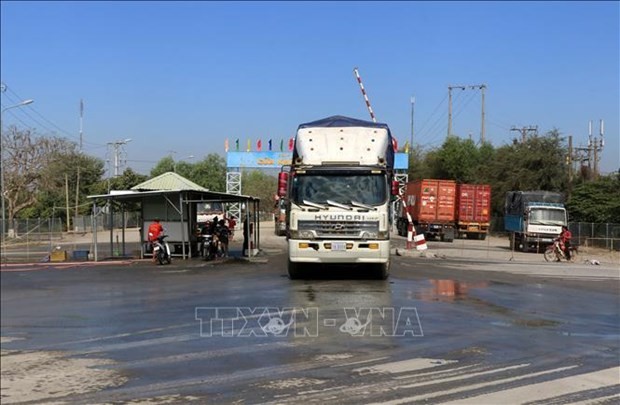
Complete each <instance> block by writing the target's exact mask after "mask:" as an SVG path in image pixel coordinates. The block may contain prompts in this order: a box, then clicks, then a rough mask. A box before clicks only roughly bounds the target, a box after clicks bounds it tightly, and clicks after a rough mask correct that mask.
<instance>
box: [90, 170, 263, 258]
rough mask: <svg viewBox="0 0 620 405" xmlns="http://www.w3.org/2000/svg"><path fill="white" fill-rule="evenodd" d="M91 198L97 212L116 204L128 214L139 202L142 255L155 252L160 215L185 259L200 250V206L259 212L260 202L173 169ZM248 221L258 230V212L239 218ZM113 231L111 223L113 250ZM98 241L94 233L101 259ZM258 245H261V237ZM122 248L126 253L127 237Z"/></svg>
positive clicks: (176, 250)
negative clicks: (151, 237) (153, 237)
mask: <svg viewBox="0 0 620 405" xmlns="http://www.w3.org/2000/svg"><path fill="white" fill-rule="evenodd" d="M88 198H89V199H92V200H93V212H94V213H96V212H98V211H99V210H98V204H100V205H101V204H106V206H108V207H114V206H115V205H116V206H117V207H120V210H121V212H123V213H124V212H125V209H126V207H127V206H129V205H131V204H133V205H135V203H139V206H140V210H141V220H140V241H141V243H140V245H141V257H145V256H150V255H151V254H152V252H151V248H150V244H149V243H148V227H149V225H150V224H151V222H153V220H155V219H156V218H158V219H159V220H160V223H161V224H162V226H163V227H164V231H165V234H166V235H168V238H167V239H166V241H167V242H168V244H169V245H170V250H171V254H172V256H176V257H181V258H183V259H187V258H191V257H193V256H194V255H195V254H196V253H197V252H198V238H197V232H196V230H197V228H198V215H197V214H198V212H197V211H198V209H197V206H198V205H200V204H205V203H208V202H220V203H243V204H245V205H246V207H251V208H250V211H251V212H258V210H259V203H260V200H259V199H258V198H256V197H251V196H245V195H236V194H228V193H219V192H213V191H209V190H207V189H205V188H204V187H201V186H199V185H197V184H196V183H193V182H192V181H190V180H188V179H186V178H184V177H182V176H180V175H178V174H176V173H173V172H167V173H164V174H162V175H160V176H157V177H155V178H153V179H150V180H147V181H145V182H143V183H141V184H138V185H136V186H134V187H132V188H131V189H130V190H122V191H111V192H110V193H109V194H103V195H93V196H88ZM112 203H114V204H112ZM244 220H245V221H249V222H256V223H255V224H254V229H257V226H258V223H257V222H258V221H257V216H256V215H254V216H253V217H251V216H247V217H246V218H236V221H237V222H238V223H241V221H244ZM113 231H114V229H113V226H110V251H111V250H112V245H113V243H114V241H113V237H112V235H113ZM123 235H124V224H123ZM97 242H98V241H97V232H93V246H94V247H95V252H94V256H95V260H98V258H97V255H98V252H97ZM255 245H256V246H258V238H257V240H256V241H255ZM122 250H123V252H125V239H124V237H123V241H122Z"/></svg>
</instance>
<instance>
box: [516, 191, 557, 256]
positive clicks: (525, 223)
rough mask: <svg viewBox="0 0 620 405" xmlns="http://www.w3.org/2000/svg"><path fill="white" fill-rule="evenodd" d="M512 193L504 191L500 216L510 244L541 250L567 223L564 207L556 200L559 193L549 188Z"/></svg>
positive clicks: (518, 248)
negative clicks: (504, 204) (505, 195)
mask: <svg viewBox="0 0 620 405" xmlns="http://www.w3.org/2000/svg"><path fill="white" fill-rule="evenodd" d="M510 193H513V194H510ZM514 193H517V192H509V194H508V195H507V200H506V214H505V216H504V225H505V229H506V230H507V231H509V232H510V233H511V234H510V248H511V249H516V250H521V251H524V252H526V251H529V250H533V251H541V250H544V249H545V248H546V247H547V246H548V245H550V244H552V243H553V240H554V239H555V238H557V237H558V236H559V235H560V232H562V226H565V225H567V224H568V220H567V214H566V208H565V207H564V204H563V202H560V201H561V200H562V198H563V197H562V196H561V195H559V194H557V193H551V192H518V193H520V194H514ZM543 193H544V194H543Z"/></svg>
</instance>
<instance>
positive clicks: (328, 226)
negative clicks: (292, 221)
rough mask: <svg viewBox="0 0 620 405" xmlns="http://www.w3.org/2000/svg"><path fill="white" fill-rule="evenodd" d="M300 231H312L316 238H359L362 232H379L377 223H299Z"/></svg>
mask: <svg viewBox="0 0 620 405" xmlns="http://www.w3.org/2000/svg"><path fill="white" fill-rule="evenodd" d="M297 226H298V229H299V230H300V231H314V233H315V234H316V237H317V238H361V237H362V234H363V233H364V232H373V233H374V234H375V235H376V234H377V232H378V231H379V221H364V222H351V221H299V222H298V223H297Z"/></svg>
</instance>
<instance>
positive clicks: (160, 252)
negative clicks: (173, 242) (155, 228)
mask: <svg viewBox="0 0 620 405" xmlns="http://www.w3.org/2000/svg"><path fill="white" fill-rule="evenodd" d="M167 237H168V235H162V236H160V237H159V238H157V241H155V243H154V244H153V254H154V255H155V257H156V258H157V261H158V262H159V264H166V263H167V264H170V263H172V256H171V255H170V245H168V242H166V241H165V239H166V238H167Z"/></svg>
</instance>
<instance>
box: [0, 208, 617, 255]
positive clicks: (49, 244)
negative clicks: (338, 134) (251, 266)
mask: <svg viewBox="0 0 620 405" xmlns="http://www.w3.org/2000/svg"><path fill="white" fill-rule="evenodd" d="M260 217H261V220H264V221H272V220H273V213H271V212H265V213H264V214H263V215H261V216H260ZM63 219H64V218H63ZM63 219H61V218H37V219H20V220H15V221H14V222H13V227H11V228H9V227H8V224H7V227H6V228H3V229H7V230H8V229H11V230H12V234H11V237H4V235H3V238H2V244H1V248H2V252H1V253H2V257H1V260H2V263H7V262H9V263H11V262H17V263H19V262H32V261H43V260H47V259H49V256H50V254H51V252H52V251H54V250H57V249H59V247H60V248H62V249H66V250H67V251H72V250H76V251H83V249H87V250H90V251H92V250H93V249H94V248H95V246H92V241H93V233H92V231H93V229H96V230H97V231H98V232H105V231H110V229H111V228H110V227H111V226H112V229H114V230H115V235H114V239H113V242H114V243H110V238H111V237H110V236H109V233H106V234H103V235H101V236H100V237H99V238H97V248H98V249H99V252H100V253H101V254H102V256H107V255H109V256H115V255H118V254H120V253H122V254H133V253H135V251H136V250H139V249H140V242H139V240H138V239H136V241H135V242H133V241H131V243H130V244H128V245H127V250H126V251H125V252H122V251H121V252H120V253H119V251H120V247H119V246H121V245H122V241H123V240H124V237H125V235H124V234H123V233H121V232H120V230H121V229H122V228H123V225H124V228H126V229H131V230H133V231H134V232H133V234H136V235H137V234H138V232H137V228H138V227H140V226H141V218H140V213H138V212H134V213H126V214H125V215H123V214H121V213H115V214H114V215H113V216H112V217H110V215H109V214H104V213H101V214H99V215H97V216H96V217H93V216H92V215H87V216H81V217H74V218H72V222H71V228H72V229H71V230H70V231H69V232H67V229H66V224H65V222H64V221H63ZM0 225H2V224H1V221H0ZM569 228H570V230H571V232H572V234H573V241H574V242H573V243H574V244H578V245H579V246H582V247H592V248H600V249H605V250H607V251H609V252H618V251H620V223H603V224H597V223H585V222H574V223H570V224H569ZM491 234H492V235H494V236H505V237H508V233H507V232H505V231H504V222H503V217H495V218H493V219H492V221H491ZM134 239H135V235H134ZM506 240H507V239H506ZM128 242H130V241H129V240H128ZM614 254H615V253H614Z"/></svg>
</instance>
